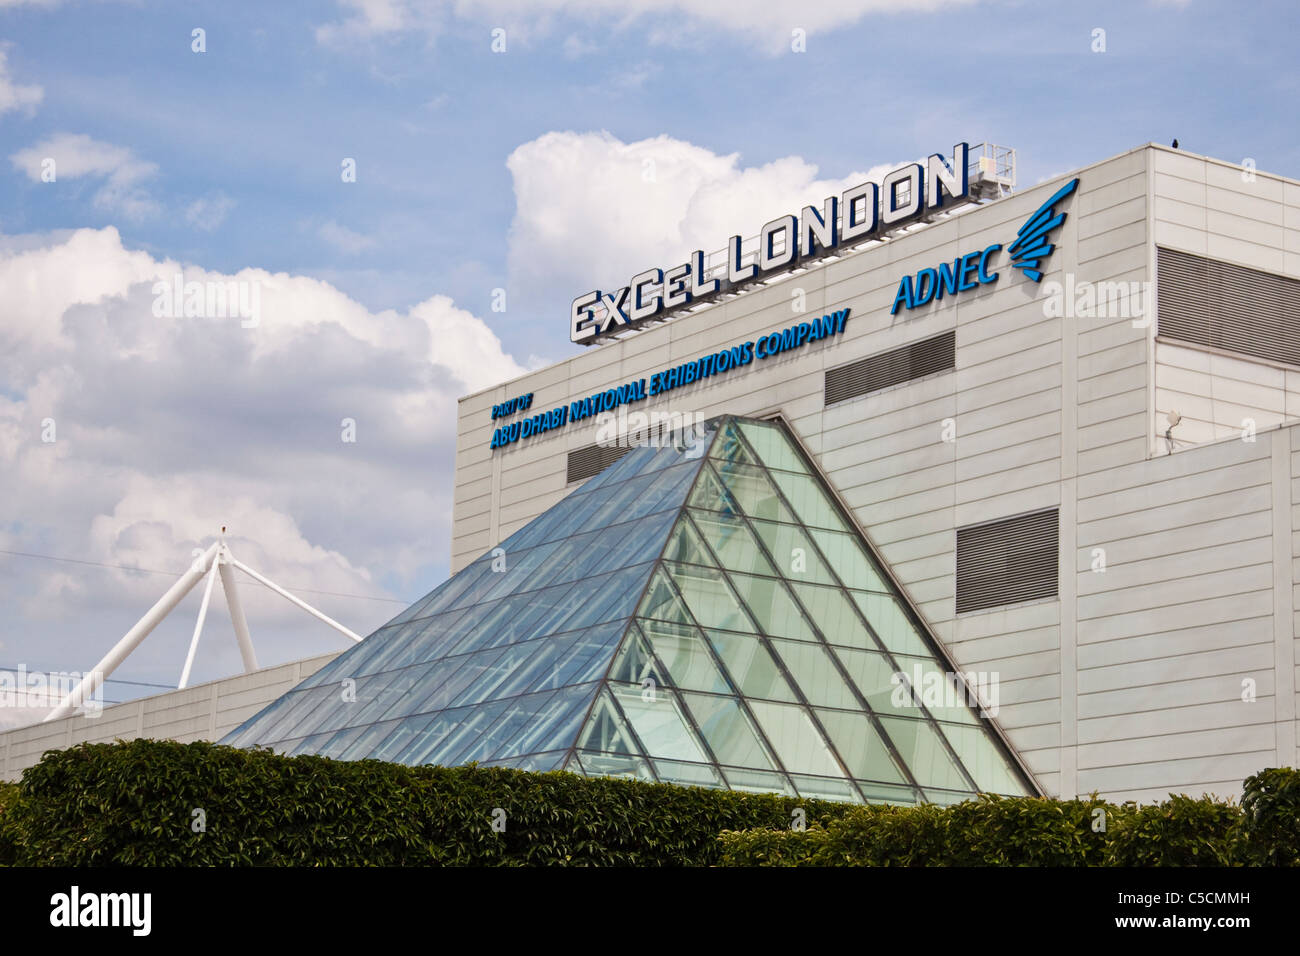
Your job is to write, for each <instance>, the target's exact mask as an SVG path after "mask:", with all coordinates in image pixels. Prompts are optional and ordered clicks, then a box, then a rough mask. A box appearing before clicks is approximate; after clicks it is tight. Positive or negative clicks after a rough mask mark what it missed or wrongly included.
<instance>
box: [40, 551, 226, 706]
mask: <svg viewBox="0 0 1300 956" xmlns="http://www.w3.org/2000/svg"><path fill="white" fill-rule="evenodd" d="M217 547H218V543H217V542H213V543H212V544H211V545H209V546H208V550H206V551H204V552H203V554H202V555H201V556H200V557H198V558H196V559H195V560H194V563H193V564H191V565H190V569H189V570H188V571H186V572H185V573H184V574H182V575H181V576H180V578H179V579H177V581H176V583H175V584H173V585H172V586H171V587H170V588H168V589H167V593H166V594H164V595H163V596H162V597H160V598H159V599H158V603H157V604H155V605H154V606H153V607H151V608H150V609H149V610H148V611H146V612H145V615H144V617H142V618H140V620H138V621H137V622H136V624H135V627H133V628H131V630H129V631H127V632H126V634H125V635H124V636H123V638H122V639H121V640H120V641H118V642H117V643H116V644H115V645H113V649H112V650H111V651H109V652H108V653H107V654H105V655H104V659H103V660H101V661H100V662H99V663H98V664H96V665H95V667H94V669H93V670H92V671H91V672H90V673H89V674H87V675H86V676H85V677H83V678H82V679H81V682H80V683H79V684H77V686H76V687H74V688H73V689H72V690H71V691H70V692H69V693H68V695H67V696H66V697H64V698H63V700H62V701H61V702H60V703H59V706H57V707H55V708H54V709H53V710H52V711H50V713H49V716H47V717H46V718H45V720H46V721H51V720H58V719H59V718H60V717H68V716H70V715H71V714H72V713H73V712H74V711H75V710H76V709H77V707H78V706H80V705H81V703H82V702H83V701H87V700H93V699H94V695H95V693H96V692H97V691H98V690H99V688H100V686H101V685H102V684H103V682H104V679H105V678H107V677H108V676H109V675H111V674H112V673H113V671H114V670H116V669H117V666H118V665H119V664H121V663H122V661H124V660H126V658H127V656H128V655H130V653H131V652H132V651H133V650H135V649H136V647H137V646H139V644H140V642H141V641H143V640H144V639H145V638H146V637H148V636H149V632H150V631H152V630H153V629H154V628H155V627H157V626H158V622H159V621H161V620H162V619H163V618H164V617H166V616H167V615H168V614H169V613H171V611H172V609H173V608H175V607H176V605H177V604H179V603H180V602H181V599H182V598H183V597H185V595H187V594H189V593H190V590H191V589H192V588H193V587H194V585H196V584H198V583H199V581H200V580H201V579H202V577H203V575H204V574H205V573H206V572H207V570H208V567H209V565H210V563H211V562H212V561H214V560H215V559H216V553H217Z"/></svg>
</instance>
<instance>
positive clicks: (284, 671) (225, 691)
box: [0, 652, 339, 780]
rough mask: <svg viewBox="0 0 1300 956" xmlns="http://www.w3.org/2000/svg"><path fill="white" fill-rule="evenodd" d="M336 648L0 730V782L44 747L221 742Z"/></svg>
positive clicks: (11, 777)
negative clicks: (89, 713) (88, 713)
mask: <svg viewBox="0 0 1300 956" xmlns="http://www.w3.org/2000/svg"><path fill="white" fill-rule="evenodd" d="M338 654H339V652H334V653H330V654H322V655H321V656H319V657H309V658H306V659H305V660H301V661H293V662H291V663H288V664H280V665H278V666H276V667H266V668H263V669H262V670H259V671H254V672H253V673H251V674H240V675H239V676H237V677H227V678H224V679H222V680H216V681H211V682H209V683H206V684H196V685H195V686H193V687H187V688H185V689H184V690H176V691H170V692H169V693H165V694H158V695H156V696H153V697H144V698H141V699H140V700H132V701H127V702H126V703H122V704H112V705H110V706H107V707H105V708H104V709H103V711H102V712H101V713H100V715H99V716H98V717H85V716H80V715H75V716H72V717H65V718H63V719H61V720H54V721H50V722H49V723H48V724H45V723H42V724H33V725H32V726H30V727H19V728H18V729H16V730H10V731H6V732H5V733H0V780H17V779H18V778H19V777H20V776H21V775H22V772H23V771H24V770H25V769H27V768H28V767H30V766H33V765H34V764H36V763H38V762H39V761H40V759H41V755H42V754H44V753H45V752H46V751H48V750H63V749H66V748H67V747H71V746H73V745H74V744H79V743H84V742H90V743H110V742H112V741H114V740H117V739H122V740H134V739H136V738H137V737H145V738H148V739H153V740H178V741H180V742H182V743H189V742H191V741H195V740H220V739H221V738H222V737H224V736H225V735H226V734H228V733H230V731H232V730H234V729H235V728H236V727H238V726H239V725H240V724H242V723H243V722H244V721H245V720H247V719H248V718H249V717H252V716H253V715H254V714H255V713H257V712H258V711H259V710H261V709H262V708H263V707H265V706H266V705H267V704H269V703H270V702H271V701H273V700H275V699H276V698H277V697H279V696H280V695H281V694H284V693H285V692H287V691H289V690H291V689H292V688H293V687H295V686H296V685H297V684H298V683H300V682H301V681H304V680H306V679H307V678H308V677H310V676H311V675H312V674H314V673H316V671H318V670H320V669H321V668H322V667H324V666H325V665H326V664H328V663H329V662H330V661H332V660H334V658H335V657H337V656H338Z"/></svg>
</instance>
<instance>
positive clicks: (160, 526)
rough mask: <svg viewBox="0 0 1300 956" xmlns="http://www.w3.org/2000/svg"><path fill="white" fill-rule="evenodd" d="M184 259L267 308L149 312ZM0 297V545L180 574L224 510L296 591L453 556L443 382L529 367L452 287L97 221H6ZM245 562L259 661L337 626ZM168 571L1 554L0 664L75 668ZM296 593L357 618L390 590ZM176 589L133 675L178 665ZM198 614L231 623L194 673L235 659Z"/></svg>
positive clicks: (451, 400) (451, 439)
mask: <svg viewBox="0 0 1300 956" xmlns="http://www.w3.org/2000/svg"><path fill="white" fill-rule="evenodd" d="M177 273H181V275H182V281H183V282H200V283H203V282H209V281H211V282H220V283H226V282H234V283H237V284H242V285H244V286H246V287H247V286H251V285H256V286H257V287H258V288H259V289H260V290H261V291H260V301H261V310H260V311H261V321H260V323H259V324H258V325H257V327H255V328H244V327H243V326H242V324H241V323H240V321H238V320H237V319H236V318H221V317H218V316H212V317H205V316H191V317H188V318H183V317H181V318H172V317H169V316H168V315H167V314H166V313H165V310H164V314H163V315H162V316H159V315H157V314H155V308H154V306H155V302H156V300H157V298H158V297H157V296H156V295H155V292H154V288H155V283H159V282H161V283H164V284H169V283H172V282H173V281H174V278H175V276H176V274H177ZM0 301H3V302H5V322H4V323H0V381H4V383H5V387H4V389H3V390H0V475H2V476H3V485H4V494H3V495H0V547H3V548H4V549H6V550H13V551H28V552H36V553H43V554H51V555H62V556H68V557H76V558H79V559H83V560H87V561H92V562H99V563H100V564H105V565H123V566H127V567H133V568H135V567H139V568H147V569H160V570H168V569H174V570H175V571H176V573H179V572H180V571H181V570H183V569H184V567H185V566H186V564H187V563H188V561H189V559H190V554H191V551H192V549H193V548H195V547H201V546H204V545H206V544H207V543H208V542H210V541H211V540H212V538H213V536H214V535H215V534H216V533H217V531H218V529H219V528H220V527H221V526H222V525H226V526H227V527H229V529H230V537H229V539H228V540H229V541H230V543H231V547H232V548H233V549H234V551H235V553H236V554H237V555H238V556H239V557H240V558H241V559H242V560H244V561H246V562H247V563H249V564H250V565H252V566H253V567H255V568H257V569H258V570H260V571H262V572H263V573H264V574H266V575H268V576H269V577H270V578H271V579H272V580H275V581H276V582H278V583H280V584H282V585H284V586H285V587H288V588H289V589H290V590H296V589H313V590H314V591H329V592H337V593H339V594H344V595H360V596H362V597H366V598H394V597H402V598H408V597H415V596H418V595H417V594H412V593H409V592H408V591H407V590H406V589H405V588H404V587H403V586H402V583H401V582H403V581H407V580H409V578H410V576H411V575H412V574H413V573H414V572H415V571H417V570H418V569H421V568H423V569H426V572H425V573H427V569H428V568H429V567H430V565H434V566H444V565H445V560H446V550H445V549H446V544H445V542H446V541H447V539H448V536H449V517H450V512H451V488H452V469H453V456H454V449H455V442H456V435H455V427H456V426H455V423H456V400H457V398H458V397H459V396H461V395H464V394H465V393H467V392H469V391H472V390H477V389H479V388H483V387H487V386H489V385H492V384H494V383H496V382H499V381H502V380H504V379H507V378H511V377H514V376H517V375H519V374H522V372H523V371H524V369H523V368H522V367H521V366H520V365H519V364H518V363H517V362H516V361H515V360H514V359H513V358H511V357H510V356H509V355H508V354H506V353H505V351H504V350H503V349H502V347H501V343H500V341H499V340H498V339H497V337H496V336H495V335H494V334H493V333H492V332H491V331H490V330H489V329H488V328H487V326H486V325H485V324H484V323H483V322H482V320H480V319H479V318H477V317H475V316H474V315H472V314H470V313H469V312H467V311H465V310H463V309H459V308H457V307H456V306H455V305H454V303H452V301H451V300H450V299H448V298H446V297H445V296H432V297H430V298H429V299H427V300H426V301H424V302H421V303H420V304H418V305H416V306H414V307H412V308H411V309H409V310H405V311H400V312H399V311H392V310H390V311H385V312H381V313H373V312H370V311H368V310H367V309H366V308H365V307H363V306H362V305H360V304H359V303H357V302H355V301H353V300H351V299H349V298H348V297H347V296H346V295H344V294H343V293H341V292H339V291H338V290H337V289H335V288H333V287H332V286H330V285H328V284H327V283H324V282H321V281H319V280H317V279H311V278H307V277H304V276H295V275H289V274H286V273H269V272H266V271H265V270H260V269H245V270H242V271H240V272H238V273H236V274H234V275H225V274H221V273H216V272H207V271H205V270H203V269H200V268H197V267H194V266H186V265H183V264H181V263H177V262H174V261H170V260H165V259H157V258H155V257H154V256H152V255H150V254H149V253H147V252H141V251H134V250H129V249H127V248H125V247H124V246H123V245H122V241H121V238H120V236H119V235H118V233H117V231H116V230H115V229H112V228H107V229H99V230H95V229H82V230H77V231H75V232H72V233H70V234H62V235H58V236H54V237H46V238H45V239H43V240H40V239H39V237H5V239H4V241H3V242H0ZM348 418H350V419H352V420H353V421H354V422H355V429H356V434H355V437H356V440H355V442H345V441H344V440H343V422H344V419H348ZM47 421H48V422H52V423H53V426H54V428H55V434H54V438H55V440H54V441H53V442H47V441H43V440H42V438H43V433H44V432H45V430H46V423H47ZM484 424H485V427H486V425H487V424H488V423H486V422H485V423H484ZM484 440H485V441H486V440H487V439H486V435H485V437H484ZM431 542H432V543H433V544H432V545H431ZM394 582H396V583H394ZM244 583H246V584H247V586H246V587H243V588H241V590H242V593H243V595H244V597H245V603H246V604H247V605H248V614H249V618H250V624H251V626H252V628H253V633H254V641H255V643H256V645H257V647H258V652H259V658H260V659H261V660H262V662H263V663H267V662H274V661H276V660H291V659H294V658H297V657H302V656H305V655H307V654H312V653H320V652H323V651H325V650H328V649H330V648H337V647H340V646H342V644H341V639H336V636H335V635H334V634H333V632H331V631H328V629H325V628H323V627H322V626H320V625H319V624H318V623H314V622H312V621H311V620H310V619H307V618H305V616H303V615H302V614H301V612H299V611H297V610H295V609H293V608H292V607H291V606H290V605H288V604H287V603H286V602H284V601H283V600H282V599H280V598H277V597H275V596H273V595H270V594H269V592H266V591H265V590H264V589H262V588H260V587H259V586H257V585H255V584H253V583H252V582H251V581H250V582H244ZM169 584H170V581H169V579H168V577H167V576H165V575H154V574H141V573H138V572H132V571H126V570H116V569H112V568H98V567H88V566H82V565H75V564H60V563H52V562H39V561H34V560H24V559H20V558H16V557H14V556H11V555H6V554H0V607H4V608H5V609H6V613H5V614H4V615H3V616H0V646H3V647H4V649H5V655H6V659H5V660H4V661H3V662H0V663H4V664H9V665H17V664H19V663H25V664H26V666H28V667H29V668H32V669H38V668H51V667H60V668H63V669H85V668H87V667H89V666H91V664H93V663H94V661H95V660H97V659H98V658H99V656H100V655H102V654H103V652H104V651H105V650H107V648H108V647H110V646H111V645H112V643H113V642H114V641H116V640H117V639H118V638H119V637H121V635H122V633H124V632H125V630H126V629H127V628H128V627H129V626H130V625H131V624H132V623H134V621H135V620H136V619H137V618H139V617H140V615H141V614H142V613H143V612H144V611H145V610H146V609H147V608H148V607H149V606H150V605H151V604H152V603H153V602H154V601H155V600H157V598H158V597H159V596H160V595H161V594H162V592H163V591H164V590H165V588H166V587H167V586H168V585H169ZM301 596H302V597H303V598H304V599H305V600H307V601H309V602H310V603H312V604H313V605H315V606H317V607H319V608H320V609H321V610H322V611H324V612H325V613H326V614H329V615H331V616H332V617H334V618H335V619H336V620H339V621H341V622H343V623H344V624H346V625H347V626H349V627H352V628H353V629H354V630H357V631H359V632H361V633H368V632H369V631H370V630H372V629H373V628H374V627H375V626H377V625H378V624H380V623H382V622H383V621H385V620H387V619H388V618H389V617H391V616H392V615H393V614H394V613H396V612H397V611H398V610H400V608H401V605H400V604H394V603H384V602H382V601H374V600H357V599H351V598H342V597H335V596H331V595H319V594H314V593H311V592H310V591H303V593H302V595H301ZM187 601H189V602H190V603H189V604H188V605H186V607H187V608H188V610H182V612H181V613H180V614H179V616H178V617H175V618H174V619H172V620H171V621H170V623H169V624H168V625H167V627H165V628H162V629H160V632H162V631H166V633H160V634H155V635H151V636H150V638H149V642H150V648H151V650H150V651H148V652H146V653H144V655H143V657H141V658H132V661H133V665H132V666H133V668H135V670H134V673H135V674H136V675H137V676H142V675H144V674H156V676H158V677H162V678H163V679H171V680H174V679H175V677H176V674H177V673H179V667H180V663H181V661H182V660H183V658H184V653H185V645H186V643H187V642H188V631H189V629H190V628H192V627H193V620H194V617H193V615H194V606H195V605H196V604H197V601H198V597H197V595H196V594H191V596H190V598H187ZM218 607H220V605H218ZM213 613H214V615H215V617H214V618H213V620H214V622H217V623H213V624H210V625H209V627H208V629H207V630H213V629H218V628H219V629H221V630H223V631H225V633H224V634H222V635H221V636H220V637H217V638H212V639H209V638H208V637H206V636H205V639H204V644H203V645H202V646H201V648H200V661H199V665H198V670H197V671H196V675H195V679H196V680H204V679H210V678H212V677H216V676H221V675H222V674H224V673H232V672H233V671H234V670H236V669H237V668H238V666H239V665H238V655H237V653H236V651H235V650H234V643H233V641H230V640H228V639H227V638H228V634H229V621H228V619H224V609H220V610H214V612H213ZM167 628H170V631H167ZM141 668H143V669H144V670H143V671H142V670H141ZM148 679H153V677H150V678H148ZM118 690H119V692H120V691H121V689H120V688H119V689H118Z"/></svg>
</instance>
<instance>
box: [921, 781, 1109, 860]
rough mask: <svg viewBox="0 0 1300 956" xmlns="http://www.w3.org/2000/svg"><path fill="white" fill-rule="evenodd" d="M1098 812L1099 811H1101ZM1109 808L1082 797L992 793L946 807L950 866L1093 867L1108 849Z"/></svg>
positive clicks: (1096, 800) (947, 846) (1099, 801)
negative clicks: (1066, 797)
mask: <svg viewBox="0 0 1300 956" xmlns="http://www.w3.org/2000/svg"><path fill="white" fill-rule="evenodd" d="M1097 811H1101V813H1100V814H1098V813H1097ZM1112 817H1113V808H1110V807H1108V806H1107V805H1106V803H1105V801H1103V800H1101V799H1099V798H1098V797H1097V796H1096V794H1093V796H1092V797H1091V798H1089V799H1086V800H1047V799H1042V798H1032V797H1031V798H1023V797H992V796H985V797H981V798H980V799H979V800H967V801H966V802H964V803H959V804H957V805H956V806H954V807H952V808H951V809H950V810H949V811H948V827H947V832H946V836H947V844H946V850H947V860H946V862H947V864H948V865H949V866H1096V865H1098V864H1100V863H1101V862H1102V857H1103V855H1104V853H1105V851H1106V833H1105V830H1104V829H1094V826H1098V827H1100V826H1101V824H1102V823H1103V822H1104V823H1105V825H1106V827H1107V828H1108V827H1109V826H1110V825H1111V823H1112V819H1111V818H1112Z"/></svg>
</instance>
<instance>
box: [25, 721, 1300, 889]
mask: <svg viewBox="0 0 1300 956" xmlns="http://www.w3.org/2000/svg"><path fill="white" fill-rule="evenodd" d="M799 808H802V809H803V811H804V819H805V820H806V824H807V829H806V830H794V829H792V823H793V822H794V821H795V818H796V817H795V811H796V810H797V809H799ZM1099 811H1100V813H1099ZM494 820H496V821H498V822H499V823H500V824H501V826H500V827H494V826H493V823H494ZM1103 822H1104V826H1103V825H1102V824H1103ZM1241 863H1251V864H1263V865H1296V864H1297V863H1300V773H1297V772H1296V771H1295V770H1287V769H1282V770H1277V769H1272V770H1264V771H1261V772H1260V773H1258V774H1256V775H1254V776H1253V777H1251V778H1250V779H1248V780H1247V781H1246V784H1245V793H1244V796H1243V799H1242V806H1241V807H1238V806H1236V805H1234V804H1233V803H1231V802H1226V801H1219V800H1214V799H1210V798H1201V799H1192V798H1190V797H1184V796H1171V797H1170V798H1169V799H1168V800H1166V801H1164V802H1162V803H1159V804H1154V805H1151V806H1146V807H1134V806H1131V805H1126V806H1115V805H1113V804H1107V803H1105V802H1103V801H1101V800H1099V799H1098V798H1097V797H1096V795H1093V796H1092V797H1089V798H1086V799H1079V800H1049V799H1042V798H1033V797H991V796H986V797H981V798H979V799H977V800H969V801H966V802H965V803H960V804H957V805H955V806H952V807H939V806H933V805H921V806H915V807H910V806H909V807H898V806H850V805H847V804H838V803H829V802H824V801H815V800H796V799H792V798H789V797H783V796H778V795H775V794H750V793H738V792H731V791H725V790H709V789H703V788H697V787H677V786H672V785H668V784H649V783H642V782H640V781H635V780H628V779H613V778H586V777H579V776H575V775H573V774H567V773H543V774H537V773H525V772H523V771H518V770H507V769H501V768H484V767H477V766H472V765H471V766H468V767H450V768H448V767H405V766H402V765H400V764H390V763H384V762H382V761H376V760H365V761H355V762H350V761H336V760H329V759H326V758H322V757H308V756H304V757H283V756H280V755H277V754H274V753H272V752H270V751H266V750H253V751H249V750H237V749H234V748H232V747H223V746H220V745H217V744H211V743H193V744H178V743H174V742H171V741H151V740H136V741H132V742H130V743H121V742H119V743H117V744H82V745H80V746H77V747H73V748H71V749H69V750H65V751H60V752H52V753H49V754H46V756H45V757H44V758H43V759H42V761H41V762H40V763H39V764H37V765H36V766H35V767H32V768H30V769H29V770H27V771H26V772H25V773H24V775H23V782H22V784H21V786H20V787H14V786H12V785H4V784H0V865H4V864H8V865H15V864H16V865H60V866H89V865H211V866H238V865H284V866H355V865H377V866H401V865H449V866H463V865H476V866H477V865H504V866H522V865H625V866H629V865H630V866H675V865H676V866H681V865H686V866H690V865H712V864H721V865H723V866H836V867H838V866H1216V865H1218V866H1222V865H1240V864H1241Z"/></svg>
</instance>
